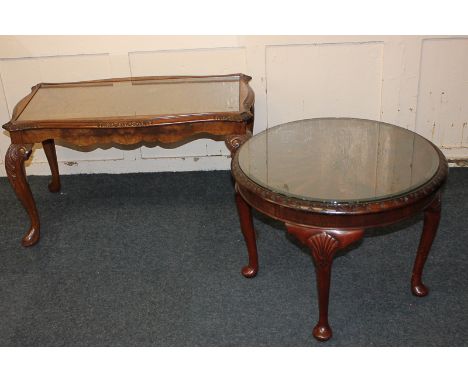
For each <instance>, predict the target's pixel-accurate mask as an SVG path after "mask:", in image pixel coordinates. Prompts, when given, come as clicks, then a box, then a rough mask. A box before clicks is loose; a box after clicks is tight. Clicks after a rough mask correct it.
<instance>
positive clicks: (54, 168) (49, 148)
mask: <svg viewBox="0 0 468 382" xmlns="http://www.w3.org/2000/svg"><path fill="white" fill-rule="evenodd" d="M42 147H44V151H45V154H46V157H47V161H48V162H49V166H50V171H51V172H52V179H51V181H50V182H49V191H50V192H59V191H60V175H59V170H58V163H57V153H56V152H55V142H54V140H53V139H48V140H46V141H43V142H42Z"/></svg>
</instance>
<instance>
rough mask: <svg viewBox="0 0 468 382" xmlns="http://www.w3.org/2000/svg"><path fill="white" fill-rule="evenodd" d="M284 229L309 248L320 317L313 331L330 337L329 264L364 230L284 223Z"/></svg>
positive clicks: (317, 334) (317, 335) (316, 334)
mask: <svg viewBox="0 0 468 382" xmlns="http://www.w3.org/2000/svg"><path fill="white" fill-rule="evenodd" d="M286 229H287V230H288V232H289V233H290V234H292V235H294V236H295V237H296V238H297V239H298V240H299V241H300V242H301V243H302V244H304V245H306V246H307V247H309V249H310V251H311V255H312V258H313V259H314V263H315V272H316V276H317V291H318V298H319V320H318V322H317V325H315V327H314V330H313V332H312V334H313V336H314V337H315V338H316V339H317V340H319V341H327V340H328V339H330V338H331V336H332V330H331V327H330V324H329V323H328V300H329V295H330V279H331V266H332V263H333V258H334V256H335V254H336V252H337V251H338V250H339V249H344V248H346V247H347V246H348V245H350V244H352V243H354V242H356V241H358V240H360V239H361V238H362V237H363V235H364V230H330V229H323V228H316V227H306V226H300V225H295V224H290V223H286Z"/></svg>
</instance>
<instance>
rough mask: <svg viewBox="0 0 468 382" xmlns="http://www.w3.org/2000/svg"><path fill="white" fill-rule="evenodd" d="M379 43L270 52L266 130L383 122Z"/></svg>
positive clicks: (284, 48)
mask: <svg viewBox="0 0 468 382" xmlns="http://www.w3.org/2000/svg"><path fill="white" fill-rule="evenodd" d="M382 52H383V44H381V43H356V44H354V43H344V44H339V43H338V44H315V45H290V46H272V47H268V48H267V52H266V68H267V69H266V75H267V92H268V93H267V94H268V125H269V126H274V125H277V124H280V123H284V122H288V121H293V120H298V119H306V118H314V117H329V116H348V117H358V118H369V119H379V118H380V106H381V102H380V101H381V88H382V86H381V85H382Z"/></svg>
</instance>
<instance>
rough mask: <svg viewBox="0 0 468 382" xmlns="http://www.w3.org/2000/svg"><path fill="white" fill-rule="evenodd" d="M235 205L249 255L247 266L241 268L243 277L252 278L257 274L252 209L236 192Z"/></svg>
mask: <svg viewBox="0 0 468 382" xmlns="http://www.w3.org/2000/svg"><path fill="white" fill-rule="evenodd" d="M236 205H237V211H238V212H239V219H240V225H241V230H242V234H243V235H244V239H245V243H246V244H247V251H248V253H249V265H246V266H245V267H244V268H242V274H243V275H244V276H245V277H248V278H250V277H254V276H255V275H256V274H257V272H258V254H257V243H256V240H255V231H254V226H253V220H252V209H251V207H250V206H249V205H248V204H247V202H246V201H245V200H244V198H242V196H241V195H240V194H239V192H237V190H236Z"/></svg>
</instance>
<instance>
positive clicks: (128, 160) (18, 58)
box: [0, 36, 468, 176]
mask: <svg viewBox="0 0 468 382" xmlns="http://www.w3.org/2000/svg"><path fill="white" fill-rule="evenodd" d="M466 68H468V36H0V80H1V86H0V123H1V124H3V123H5V122H7V121H8V120H9V119H10V116H11V112H12V110H13V107H14V106H15V104H16V103H17V102H18V101H19V100H20V99H21V98H22V97H23V96H25V95H26V94H28V93H29V91H30V88H31V86H33V85H35V84H36V83H38V82H60V81H80V80H88V79H99V78H109V77H127V76H143V75H184V74H185V75H189V74H192V75H209V74H227V73H236V72H242V73H246V74H249V75H250V76H252V77H253V80H252V82H251V86H252V87H253V89H254V91H255V94H256V103H255V111H256V118H255V128H254V133H258V132H259V131H262V130H264V129H266V128H268V127H271V126H274V125H276V124H279V123H282V122H287V121H292V120H297V119H303V118H312V117H320V116H352V117H359V118H370V119H377V120H382V121H386V122H390V123H395V124H398V125H400V126H403V127H405V128H408V129H410V130H413V131H416V132H418V133H420V134H422V135H423V136H425V137H426V138H428V139H430V140H432V141H433V142H434V143H435V144H437V145H438V146H439V147H441V149H442V150H443V152H444V153H445V154H446V155H447V157H449V158H463V157H464V158H468V126H467V122H468V70H467V69H466ZM8 144H9V138H8V135H7V134H6V132H3V133H1V134H0V162H1V165H0V175H1V176H5V170H4V167H3V157H4V155H5V152H6V149H7V147H8ZM57 151H58V152H57V154H58V158H59V162H60V163H59V166H60V171H61V173H63V174H71V173H96V172H108V173H122V172H140V171H188V170H212V169H228V168H229V157H228V155H229V153H228V151H227V149H226V148H225V147H224V144H223V143H222V142H214V141H211V140H208V139H204V140H197V141H194V142H192V143H189V144H187V145H183V146H180V147H178V148H176V149H162V148H160V147H146V146H142V147H139V148H136V149H132V150H120V149H117V148H108V149H101V148H98V149H95V150H92V151H85V150H83V149H80V151H77V150H72V149H70V148H68V147H58V150H57ZM27 172H28V174H48V173H49V169H48V165H47V161H46V158H45V155H44V153H43V151H42V149H41V148H40V147H37V149H36V150H35V152H34V154H33V155H32V158H31V159H30V161H29V163H28V169H27Z"/></svg>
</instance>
